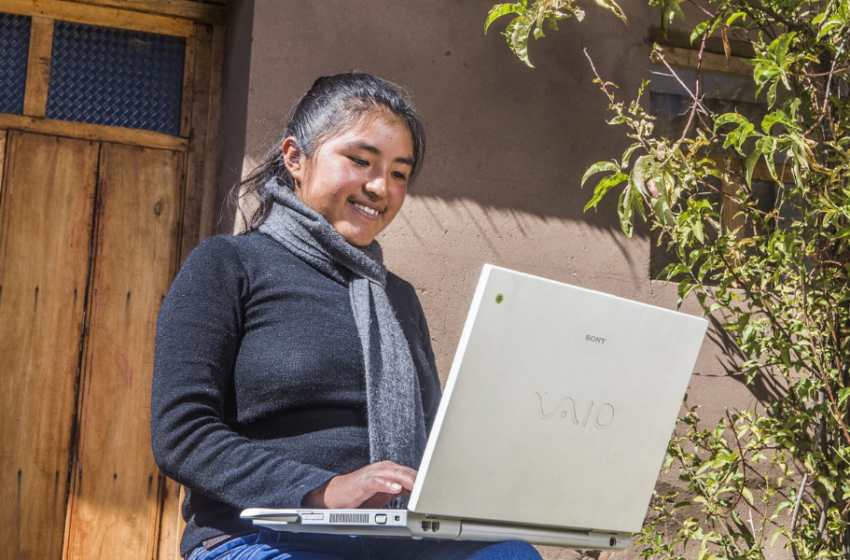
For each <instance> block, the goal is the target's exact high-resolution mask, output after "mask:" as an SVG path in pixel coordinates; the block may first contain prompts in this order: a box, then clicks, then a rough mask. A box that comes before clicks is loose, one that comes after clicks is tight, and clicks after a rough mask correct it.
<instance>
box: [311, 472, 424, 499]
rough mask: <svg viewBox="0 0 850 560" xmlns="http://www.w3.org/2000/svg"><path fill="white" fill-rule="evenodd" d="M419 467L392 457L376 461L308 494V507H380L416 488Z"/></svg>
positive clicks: (336, 477) (334, 479)
mask: <svg viewBox="0 0 850 560" xmlns="http://www.w3.org/2000/svg"><path fill="white" fill-rule="evenodd" d="M415 481H416V471H415V470H413V469H411V468H409V467H404V466H401V465H397V464H395V463H393V462H392V461H381V462H380V463H372V464H371V465H366V466H365V467H363V468H361V469H358V470H356V471H354V472H352V473H348V474H343V475H339V476H335V477H333V478H332V479H330V480H329V481H328V482H326V483H325V484H323V485H322V486H319V487H318V488H316V489H315V490H313V491H312V492H310V493H309V494H307V495H306V496H304V502H303V503H304V505H305V506H306V507H315V508H329V509H356V508H361V507H363V508H379V507H382V506H385V505H386V504H387V503H388V502H389V501H390V500H392V499H393V498H397V497H398V496H406V495H408V494H410V492H411V491H412V490H413V483H414V482H415Z"/></svg>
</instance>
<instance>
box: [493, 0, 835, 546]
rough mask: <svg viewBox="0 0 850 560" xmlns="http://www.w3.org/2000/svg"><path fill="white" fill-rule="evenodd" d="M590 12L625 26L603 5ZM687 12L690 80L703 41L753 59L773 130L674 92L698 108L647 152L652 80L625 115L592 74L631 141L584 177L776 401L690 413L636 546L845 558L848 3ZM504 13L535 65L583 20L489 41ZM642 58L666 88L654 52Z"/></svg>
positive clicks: (545, 7) (736, 3)
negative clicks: (557, 29)
mask: <svg viewBox="0 0 850 560" xmlns="http://www.w3.org/2000/svg"><path fill="white" fill-rule="evenodd" d="M596 1H597V3H598V4H600V5H601V6H603V7H604V8H607V9H609V10H611V11H613V12H614V13H615V14H616V15H617V16H619V17H620V18H621V19H622V20H623V21H624V22H625V21H626V19H625V15H624V14H623V13H622V10H620V8H619V7H618V6H617V5H616V4H614V3H613V1H612V0H596ZM682 1H683V0H649V3H650V4H651V5H656V6H658V7H659V8H660V10H661V21H662V28H664V29H666V28H667V26H668V25H669V24H670V23H671V22H672V21H673V20H674V18H677V17H682V18H683V17H684V15H683V13H682V10H681V9H680V6H679V5H680V4H681V2H682ZM688 1H689V2H690V3H691V4H693V5H694V7H695V8H696V9H695V11H696V12H697V13H699V14H701V19H700V20H699V21H698V22H697V24H696V25H695V26H693V33H692V35H691V42H692V43H693V44H694V47H695V49H696V48H698V49H699V60H700V66H701V65H702V60H703V57H704V53H705V52H706V51H705V49H706V42H707V40H708V38H709V37H712V36H714V37H718V38H720V40H721V42H722V44H723V46H724V50H725V51H726V56H727V58H728V57H729V53H730V51H731V47H730V37H732V38H734V39H736V40H738V41H745V42H747V43H749V44H750V45H751V46H752V49H753V51H754V53H755V56H754V57H753V58H752V59H750V60H749V62H750V63H751V64H752V66H753V80H754V82H755V86H756V89H757V91H758V93H757V95H761V96H762V98H763V99H764V101H765V103H766V105H767V107H768V112H767V115H766V116H765V117H764V118H762V119H761V120H760V121H757V122H750V121H749V120H748V119H747V118H745V117H744V116H742V115H740V114H738V113H737V112H733V113H726V114H714V113H712V112H711V111H710V110H709V109H708V108H707V107H706V106H705V104H704V103H703V99H702V96H701V93H700V79H699V77H698V79H697V81H696V83H693V84H685V83H684V82H682V85H683V86H684V87H685V89H686V90H688V91H689V92H691V107H690V112H689V117H688V122H687V125H686V126H685V128H684V130H682V131H681V135H680V136H678V137H673V138H664V137H658V136H656V135H654V134H653V128H654V118H653V116H652V115H649V114H648V113H647V112H646V110H645V109H644V106H643V105H642V103H641V98H642V96H643V95H644V91H645V89H646V86H647V82H644V84H643V85H642V86H641V88H640V91H639V92H638V96H637V99H635V100H634V101H632V102H628V103H625V102H622V101H619V100H617V99H615V96H614V88H615V86H614V84H611V83H610V82H606V81H604V80H603V79H602V78H600V77H599V75H598V74H596V82H597V83H598V84H599V85H600V87H601V89H602V91H603V92H604V94H605V95H606V96H607V97H608V99H609V101H610V109H611V111H612V113H613V117H612V118H611V119H610V120H608V121H607V122H608V124H610V125H614V126H621V127H625V131H626V134H627V135H628V137H629V138H630V139H631V141H632V143H631V145H630V146H629V147H628V149H626V151H625V152H624V153H623V154H622V155H620V156H618V157H617V158H616V159H612V160H610V161H601V162H598V163H595V164H594V165H592V166H591V167H590V168H589V169H588V170H587V173H585V175H584V177H583V179H582V184H584V183H585V182H587V181H588V180H589V179H590V178H591V177H593V176H595V175H596V174H597V173H605V175H604V176H603V177H602V179H601V180H599V181H597V182H596V186H595V189H594V192H593V196H592V198H591V200H590V201H589V202H588V203H587V206H586V207H585V210H586V211H587V210H589V209H590V208H594V209H595V208H596V206H597V204H598V203H599V202H600V200H602V199H603V198H604V197H605V196H607V195H608V193H609V192H610V191H611V189H614V188H617V190H618V191H619V193H620V195H619V203H618V205H617V208H618V212H619V217H620V224H621V226H622V229H623V231H624V232H625V234H626V235H627V236H629V237H631V236H632V232H633V226H634V224H635V222H636V220H638V216H639V217H640V219H641V220H644V221H646V222H648V224H649V227H650V228H653V229H656V230H657V233H658V239H659V243H663V244H665V245H666V246H667V248H668V250H669V251H672V252H673V253H674V254H675V256H676V262H674V263H673V264H671V265H670V266H668V267H667V268H666V269H665V270H664V272H663V273H662V277H663V278H664V279H666V280H669V281H675V282H677V283H678V294H679V304H680V305H681V303H682V301H683V300H685V299H686V298H688V297H696V298H697V299H698V301H699V303H700V304H701V305H702V307H703V309H704V310H705V312H706V313H707V314H711V315H712V316H713V317H714V318H715V319H716V320H717V321H719V324H720V325H722V327H723V329H725V331H726V333H727V334H728V337H729V338H730V339H731V340H732V341H733V343H734V346H735V347H736V349H737V351H738V352H739V355H740V361H739V371H737V372H735V375H740V376H742V377H744V378H745V380H746V382H747V383H767V384H768V385H771V386H775V387H777V390H776V392H775V394H774V395H773V396H772V397H770V398H769V399H767V400H766V401H765V402H763V403H761V405H760V406H759V408H758V409H757V410H736V411H728V412H727V413H726V415H725V417H724V418H722V419H721V420H720V422H719V423H717V424H716V425H713V426H710V427H704V426H703V425H702V424H701V422H700V418H699V415H698V412H699V411H698V408H697V407H692V408H689V409H688V410H687V412H686V414H685V415H684V416H682V418H681V419H680V423H679V426H678V428H677V432H676V434H675V435H674V438H673V439H672V441H671V442H670V446H669V449H668V456H667V460H666V461H665V465H664V468H665V469H667V470H670V469H675V470H676V471H677V473H678V474H679V477H680V480H681V481H682V483H683V484H682V486H683V488H682V489H681V490H680V491H679V492H673V493H669V494H666V495H656V499H655V500H654V502H653V506H652V508H653V515H650V517H649V519H648V521H647V524H646V526H645V528H644V530H643V532H642V533H641V534H640V536H639V538H638V541H637V542H638V544H639V546H641V547H642V554H643V555H646V556H651V557H657V558H671V559H674V558H675V559H680V558H691V557H695V558H697V559H698V560H704V559H710V558H729V559H732V558H763V557H764V553H765V550H767V549H768V548H771V547H778V546H787V548H788V549H790V551H791V552H792V553H793V555H794V557H795V558H821V557H824V558H826V557H838V556H845V557H850V432H848V429H850V428H849V427H850V371H848V365H849V364H850V284H848V279H850V258H848V240H850V186H849V185H850V108H848V98H850V82H849V81H848V77H850V76H849V75H848V70H849V69H850V55H848V43H850V3H848V1H847V0H822V1H819V2H810V1H806V0H794V1H789V0H688ZM504 15H512V17H513V20H512V21H511V23H510V25H509V26H508V28H507V31H506V32H505V35H506V37H507V40H508V44H509V45H510V47H511V49H512V50H513V51H514V52H515V53H516V54H517V56H518V57H519V58H520V59H521V60H523V61H524V62H525V63H526V64H528V65H529V66H530V65H531V64H530V62H529V59H528V37H529V36H534V37H535V38H538V37H540V36H542V35H543V32H542V26H543V24H544V23H546V22H548V23H549V24H550V25H552V26H553V28H554V23H555V22H556V21H557V20H559V19H563V18H565V17H569V16H570V15H573V16H576V17H577V19H581V16H582V15H583V12H582V11H581V10H580V8H578V6H576V5H575V2H574V1H565V0H561V1H554V0H537V1H534V2H532V3H530V4H529V3H527V2H526V0H520V1H519V2H517V3H515V4H499V5H496V6H495V7H494V8H493V9H492V10H491V11H490V14H489V16H488V18H487V27H489V26H490V24H491V23H492V22H493V21H494V20H496V19H498V18H499V17H502V16H504ZM652 56H654V57H655V60H657V61H659V62H660V63H662V64H665V65H667V67H668V69H669V70H670V72H671V73H672V74H673V75H674V76H677V74H676V72H675V70H674V68H672V67H671V65H669V64H667V62H666V60H665V50H664V48H659V47H657V46H656V47H654V48H653V53H652ZM588 60H590V57H588ZM590 64H591V68H592V69H593V72H594V73H596V69H595V67H593V63H592V61H591V63H590ZM700 73H701V68H700V67H698V68H697V74H698V76H699V74H700ZM783 90H784V91H785V92H786V95H784V96H783V95H781V93H780V92H781V91H783ZM783 97H784V100H782V99H783ZM730 153H731V155H730ZM759 162H763V163H759ZM759 165H764V166H766V168H767V171H768V173H769V174H770V176H771V177H772V178H773V180H774V181H775V183H776V185H775V198H776V203H775V205H774V206H773V208H768V209H767V210H765V209H764V208H763V205H760V204H758V201H757V200H756V195H755V192H754V190H753V188H752V186H753V172H754V169H755V168H756V167H757V166H759ZM789 170H790V173H788V171H789ZM787 177H790V179H788V178H787ZM724 185H725V186H724ZM730 209H731V212H730ZM730 214H736V219H735V220H729V219H728V217H729V216H730ZM735 224H737V225H735Z"/></svg>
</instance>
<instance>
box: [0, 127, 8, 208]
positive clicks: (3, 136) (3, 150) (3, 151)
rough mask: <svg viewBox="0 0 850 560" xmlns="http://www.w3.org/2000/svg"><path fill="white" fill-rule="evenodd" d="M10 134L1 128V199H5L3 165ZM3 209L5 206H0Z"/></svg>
mask: <svg viewBox="0 0 850 560" xmlns="http://www.w3.org/2000/svg"><path fill="white" fill-rule="evenodd" d="M7 134H8V132H7V131H5V130H0V201H2V200H3V165H4V161H5V160H6V135H7ZM2 211H3V207H2V206H0V212H2Z"/></svg>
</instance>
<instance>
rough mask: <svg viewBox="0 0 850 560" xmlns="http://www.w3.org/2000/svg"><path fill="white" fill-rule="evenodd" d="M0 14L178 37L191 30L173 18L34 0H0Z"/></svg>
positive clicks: (47, 0) (190, 27)
mask: <svg viewBox="0 0 850 560" xmlns="http://www.w3.org/2000/svg"><path fill="white" fill-rule="evenodd" d="M0 12H6V13H9V14H20V15H22V16H35V17H46V18H52V19H61V20H63V21H72V22H74V23H86V24H89V25H102V26H105V27H117V28H119V29H131V30H133V31H145V32H148V33H161V34H163V35H175V36H178V37H188V36H189V35H190V34H191V33H192V28H193V24H192V22H191V21H189V20H185V19H180V18H176V17H171V16H159V15H151V14H143V13H139V12H131V11H125V10H119V9H116V8H112V7H107V6H94V5H91V4H78V3H76V2H63V1H61V0H37V1H35V2H34V1H33V0H0Z"/></svg>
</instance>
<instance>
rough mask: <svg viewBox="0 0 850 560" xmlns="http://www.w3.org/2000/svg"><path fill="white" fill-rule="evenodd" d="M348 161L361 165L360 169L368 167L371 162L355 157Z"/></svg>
mask: <svg viewBox="0 0 850 560" xmlns="http://www.w3.org/2000/svg"><path fill="white" fill-rule="evenodd" d="M348 159H350V160H351V161H353V162H354V163H355V164H356V165H359V166H360V167H366V166H367V165H369V162H368V161H366V160H365V159H360V158H358V157H354V156H350V157H349V158H348Z"/></svg>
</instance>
